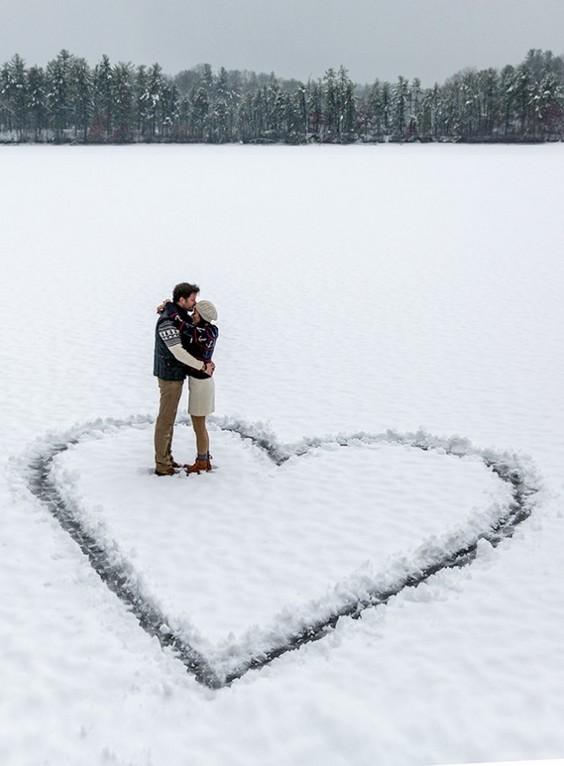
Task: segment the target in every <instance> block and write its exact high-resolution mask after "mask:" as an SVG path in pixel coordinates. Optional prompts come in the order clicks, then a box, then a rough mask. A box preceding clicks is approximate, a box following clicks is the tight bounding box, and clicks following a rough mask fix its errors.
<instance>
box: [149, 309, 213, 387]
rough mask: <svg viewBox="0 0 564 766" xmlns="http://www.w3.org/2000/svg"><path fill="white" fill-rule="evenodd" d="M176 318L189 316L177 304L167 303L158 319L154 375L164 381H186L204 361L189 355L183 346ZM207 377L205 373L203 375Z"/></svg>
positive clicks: (199, 368)
mask: <svg viewBox="0 0 564 766" xmlns="http://www.w3.org/2000/svg"><path fill="white" fill-rule="evenodd" d="M173 317H174V318H176V317H180V318H181V319H184V320H186V319H188V314H187V313H186V312H185V311H184V310H183V309H181V308H180V307H178V306H177V305H176V304H175V303H167V305H166V306H165V309H164V311H163V312H162V314H161V315H160V316H159V318H158V319H157V326H156V328H155V355H154V363H153V374H154V375H156V376H157V377H158V378H161V379H162V380H184V378H185V377H186V375H187V374H188V372H189V371H190V372H191V371H194V372H196V371H198V370H201V368H202V361H203V360H202V359H196V357H195V356H192V354H190V353H188V351H187V350H186V348H184V346H183V345H182V339H181V337H180V331H179V329H178V327H177V325H176V324H175V320H174V319H173ZM202 375H203V376H205V373H202Z"/></svg>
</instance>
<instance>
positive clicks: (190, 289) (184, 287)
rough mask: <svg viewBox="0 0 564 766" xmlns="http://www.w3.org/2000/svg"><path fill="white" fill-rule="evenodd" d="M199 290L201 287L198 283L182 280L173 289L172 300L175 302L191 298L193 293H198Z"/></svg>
mask: <svg viewBox="0 0 564 766" xmlns="http://www.w3.org/2000/svg"><path fill="white" fill-rule="evenodd" d="M199 292H200V288H199V287H198V285H191V284H190V282H181V283H180V284H179V285H176V287H175V288H174V290H173V291H172V301H173V303H178V301H179V300H180V299H181V298H189V297H190V296H191V295H192V293H196V294H198V293H199Z"/></svg>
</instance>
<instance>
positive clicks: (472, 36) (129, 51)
mask: <svg viewBox="0 0 564 766" xmlns="http://www.w3.org/2000/svg"><path fill="white" fill-rule="evenodd" d="M0 9H1V11H2V12H1V14H0V63H3V62H5V61H7V60H9V59H10V58H11V57H12V56H13V55H14V53H19V54H20V55H21V56H22V57H23V58H24V59H25V61H26V64H27V65H31V64H40V65H45V64H46V63H47V61H49V60H50V59H52V58H54V57H55V56H56V55H57V53H58V52H59V51H60V50H61V49H62V48H66V49H67V50H69V51H70V52H71V53H73V54H75V55H76V56H83V57H84V58H86V59H87V61H88V62H89V63H90V64H91V65H94V64H95V63H96V62H98V61H99V60H100V58H101V56H102V54H104V53H105V54H107V55H108V56H109V57H110V60H111V62H112V63H114V64H116V63H118V62H119V61H130V62H132V63H133V64H135V65H138V64H148V65H149V64H153V63H155V62H158V63H159V64H161V66H162V67H163V69H164V71H165V72H166V73H167V74H176V73H177V72H180V71H182V70H183V69H190V68H191V67H193V66H195V65H196V64H201V63H209V64H211V65H212V67H213V68H214V70H217V69H218V68H219V67H220V66H225V68H226V69H248V70H254V71H256V72H271V71H273V72H275V73H276V74H277V75H278V76H280V77H284V78H291V77H294V78H296V79H300V80H307V79H308V78H309V77H312V78H314V79H315V78H317V77H322V76H323V74H324V72H325V71H326V70H327V69H328V68H329V67H334V68H337V67H339V66H340V65H341V64H343V65H344V66H345V67H346V68H347V69H348V70H349V73H350V76H351V78H352V79H353V80H354V81H356V82H359V83H365V82H373V81H374V80H375V79H376V78H378V79H380V80H390V81H394V80H396V79H397V77H398V76H399V75H402V76H403V77H407V78H409V79H413V78H414V77H419V78H420V79H421V80H422V82H423V85H425V86H428V85H433V84H434V83H435V82H439V83H442V82H444V80H445V79H446V78H447V77H450V76H451V75H452V74H455V73H456V72H459V71H460V70H462V69H466V68H467V67H475V68H478V69H482V68H486V67H490V66H491V67H495V68H498V69H499V68H501V67H502V66H504V65H505V64H518V63H520V62H521V61H522V60H523V58H524V57H525V54H526V52H527V51H528V50H529V49H530V48H542V49H543V50H552V52H553V53H554V54H555V55H560V54H564V0H0Z"/></svg>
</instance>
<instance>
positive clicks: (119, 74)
mask: <svg viewBox="0 0 564 766" xmlns="http://www.w3.org/2000/svg"><path fill="white" fill-rule="evenodd" d="M563 137H564V58H563V57H561V56H554V55H553V54H552V53H551V52H550V51H542V50H535V49H533V50H530V51H529V52H528V53H527V55H526V57H525V59H524V61H523V62H522V63H521V64H519V65H518V66H511V65H508V66H505V67H504V68H503V69H501V70H497V69H485V70H480V71H477V70H474V69H467V70H464V71H462V72H459V73H458V74H455V75H453V76H452V77H450V78H449V79H448V80H447V81H446V82H445V83H443V84H442V85H439V84H435V85H434V86H433V87H431V88H424V87H422V86H421V82H420V81H419V80H418V79H414V80H412V81H409V80H407V79H405V78H403V77H398V79H397V81H396V82H385V81H380V80H375V81H374V82H373V83H372V84H365V85H359V84H355V83H354V82H352V81H351V79H350V77H349V74H348V72H347V70H346V69H345V68H344V67H343V66H341V67H340V68H339V69H329V70H328V71H327V72H326V73H325V75H324V76H323V77H322V78H320V79H318V80H309V81H308V82H300V81H297V80H283V79H280V78H278V77H276V76H275V75H274V74H270V75H268V74H257V73H254V72H249V71H238V70H235V71H228V70H226V69H225V68H223V67H222V68H220V69H219V71H217V72H214V71H213V70H212V67H211V66H210V65H208V64H203V65H199V66H196V67H194V68H192V69H188V70H185V71H183V72H180V73H179V74H176V75H174V76H169V75H167V74H165V73H164V72H163V70H162V68H161V67H160V66H159V64H153V65H152V66H149V67H148V66H137V67H136V66H134V65H132V64H130V63H117V64H112V63H111V62H110V60H109V58H108V57H107V56H102V58H101V60H100V62H99V63H98V64H96V66H94V67H93V68H92V67H90V66H89V65H88V63H87V62H86V61H85V60H84V59H83V58H79V57H76V56H74V55H72V54H70V53H69V52H68V51H66V50H62V51H61V52H60V53H59V54H58V55H57V56H56V58H54V59H53V60H52V61H49V63H48V64H47V65H46V66H45V67H41V66H30V67H26V64H25V61H24V60H23V59H22V58H21V57H20V56H19V55H17V54H16V55H14V56H13V57H12V59H11V60H10V61H9V62H7V63H5V64H3V65H2V67H1V69H0V142H2V143H24V142H40V143H92V144H100V143H112V144H125V143H137V142H146V143H153V142H155V143H156V142H161V143H164V142H167V143H217V144H220V143H229V142H239V143H264V144H268V143H287V144H303V143H310V142H322V143H341V144H348V143H379V142H410V141H422V142H430V141H443V142H505V143H512V142H544V141H560V140H562V138H563Z"/></svg>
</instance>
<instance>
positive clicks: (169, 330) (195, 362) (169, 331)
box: [159, 320, 203, 370]
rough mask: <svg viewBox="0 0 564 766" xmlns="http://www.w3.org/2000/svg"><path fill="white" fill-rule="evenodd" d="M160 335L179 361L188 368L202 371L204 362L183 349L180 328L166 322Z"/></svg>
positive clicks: (160, 330)
mask: <svg viewBox="0 0 564 766" xmlns="http://www.w3.org/2000/svg"><path fill="white" fill-rule="evenodd" d="M159 335H160V336H161V339H162V340H163V342H164V344H165V346H166V347H167V348H168V350H169V351H170V353H171V354H172V355H173V356H174V357H175V358H176V359H178V361H179V362H182V364H186V365H187V366H188V367H193V368H194V369H195V370H201V369H202V364H203V362H202V361H201V360H200V359H195V358H194V357H193V356H192V355H191V354H189V353H188V352H187V351H186V349H184V348H182V343H181V340H180V333H179V332H178V328H177V327H175V325H174V324H173V323H172V322H171V321H168V320H165V321H164V322H163V323H162V324H161V326H160V328H159Z"/></svg>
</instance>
